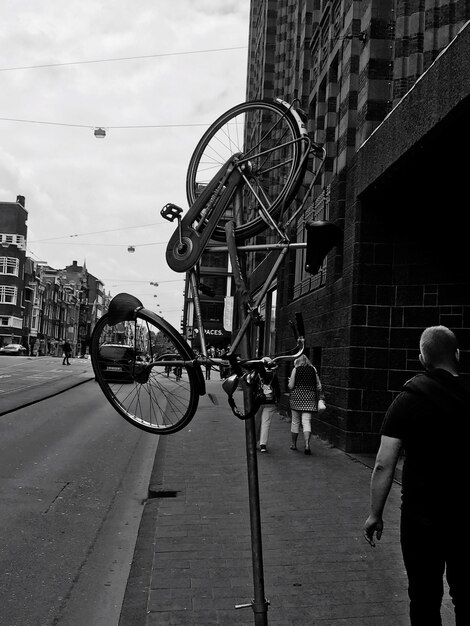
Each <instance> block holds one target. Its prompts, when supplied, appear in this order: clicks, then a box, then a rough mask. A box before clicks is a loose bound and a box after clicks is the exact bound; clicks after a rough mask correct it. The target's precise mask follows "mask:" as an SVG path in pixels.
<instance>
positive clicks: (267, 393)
mask: <svg viewBox="0 0 470 626" xmlns="http://www.w3.org/2000/svg"><path fill="white" fill-rule="evenodd" d="M261 381H262V385H261V389H262V392H263V396H264V400H263V401H262V404H261V406H260V409H259V412H258V414H260V418H259V420H260V435H259V449H260V452H267V451H268V439H269V428H270V426H271V420H272V418H273V415H274V413H276V410H277V403H278V402H279V399H280V397H281V388H280V386H279V379H278V377H277V374H276V370H269V371H265V372H264V373H263V374H261Z"/></svg>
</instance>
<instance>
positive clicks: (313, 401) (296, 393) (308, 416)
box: [288, 354, 324, 454]
mask: <svg viewBox="0 0 470 626" xmlns="http://www.w3.org/2000/svg"><path fill="white" fill-rule="evenodd" d="M288 387H289V390H290V392H291V394H290V408H291V413H292V422H291V446H290V449H291V450H297V437H298V436H299V430H300V422H301V421H302V430H303V433H304V440H305V450H304V453H305V454H311V452H310V437H311V434H312V415H313V413H314V412H317V411H318V404H319V401H320V400H321V401H324V397H323V391H322V386H321V382H320V378H319V377H318V374H317V370H316V369H315V367H314V366H313V364H312V363H311V361H310V360H309V359H308V358H307V357H306V356H305V354H302V355H301V356H299V358H297V359H296V360H295V361H294V369H293V370H292V373H291V375H290V378H289V383H288Z"/></svg>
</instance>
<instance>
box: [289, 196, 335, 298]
mask: <svg viewBox="0 0 470 626" xmlns="http://www.w3.org/2000/svg"><path fill="white" fill-rule="evenodd" d="M329 202H330V189H329V187H328V188H326V189H324V190H323V192H322V193H321V194H320V196H318V198H317V199H316V201H315V205H314V206H313V207H312V206H311V207H309V208H308V210H307V211H306V212H305V219H304V220H299V222H298V224H297V241H306V240H307V234H306V231H305V222H308V221H311V220H327V219H328V208H329ZM305 253H306V251H305V248H300V249H299V250H297V255H296V259H295V283H294V298H299V297H300V296H303V295H305V294H306V293H309V292H311V291H315V290H316V289H319V288H320V287H323V285H324V284H325V280H326V258H325V260H324V261H323V265H322V266H321V268H320V270H319V271H318V272H317V273H316V274H315V275H313V274H309V273H308V272H306V271H305Z"/></svg>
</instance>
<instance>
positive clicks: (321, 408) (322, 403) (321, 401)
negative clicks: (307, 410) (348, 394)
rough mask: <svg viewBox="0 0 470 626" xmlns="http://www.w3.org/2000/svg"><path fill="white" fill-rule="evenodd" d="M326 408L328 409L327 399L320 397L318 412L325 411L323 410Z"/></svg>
mask: <svg viewBox="0 0 470 626" xmlns="http://www.w3.org/2000/svg"><path fill="white" fill-rule="evenodd" d="M325 410H326V404H325V401H324V400H322V399H321V398H320V400H318V407H317V411H318V413H323V411H325Z"/></svg>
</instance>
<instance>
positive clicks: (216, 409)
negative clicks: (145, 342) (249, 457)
mask: <svg viewBox="0 0 470 626" xmlns="http://www.w3.org/2000/svg"><path fill="white" fill-rule="evenodd" d="M208 391H209V392H210V393H212V394H213V395H214V396H216V399H217V400H218V404H215V405H214V404H212V403H211V402H210V399H209V397H208V396H205V397H203V398H202V399H201V403H200V408H199V409H198V412H197V414H196V416H195V417H194V419H193V421H192V422H191V423H190V424H189V425H188V427H187V428H185V429H184V430H183V431H181V432H179V433H176V434H174V435H169V436H165V437H160V441H159V445H158V450H157V456H156V463H155V467H154V472H153V476H152V480H151V484H150V492H151V493H152V494H153V495H154V496H158V497H153V498H151V499H149V501H148V502H147V504H146V506H145V510H144V515H143V518H142V523H141V527H140V531H139V537H138V540H137V546H136V552H135V555H134V560H133V564H132V568H131V573H130V577H129V581H128V587H127V591H126V597H125V599H124V605H123V609H122V613H121V620H120V622H119V624H120V626H131V625H132V626H157V625H158V626H163V625H167V624H172V625H178V626H185V625H187V624H191V625H194V626H196V625H197V626H210V625H212V624H222V625H224V626H230V625H231V624H237V625H240V626H243V625H245V624H246V625H252V624H254V614H253V611H252V609H251V607H250V608H246V609H237V610H235V608H234V606H235V605H236V604H244V603H250V602H251V599H252V597H253V585H252V561H251V542H250V522H249V502H248V484H247V469H246V454H245V427H244V423H243V422H242V421H240V420H238V419H237V418H236V417H234V416H233V415H232V413H231V412H230V410H229V409H228V406H227V404H226V399H225V396H224V394H223V391H222V389H221V386H220V381H208ZM299 439H300V437H299ZM289 443H290V425H289V423H288V422H287V421H284V420H282V419H281V418H280V417H279V418H275V419H273V422H272V425H271V431H270V439H269V445H268V453H267V454H260V453H258V455H257V458H258V471H259V484H260V500H261V522H262V537H263V556H264V581H265V592H266V597H267V599H268V600H269V602H270V607H269V610H268V624H269V626H291V625H292V626H293V625H296V626H310V625H318V626H405V625H408V624H409V620H408V616H407V613H408V600H407V593H406V584H407V583H406V575H405V571H404V568H403V564H402V559H401V553H400V547H399V537H398V518H399V501H400V488H399V485H398V484H394V486H393V487H392V491H391V494H390V497H389V501H388V503H387V508H386V511H385V523H386V528H385V532H384V536H383V538H382V541H381V542H380V544H379V545H378V547H377V548H375V549H373V548H371V547H370V546H369V545H368V544H367V543H366V542H365V540H364V539H363V538H362V533H361V528H362V524H363V522H364V520H365V517H366V515H367V510H368V489H369V480H370V471H371V470H370V467H368V465H370V462H369V463H368V461H367V459H364V458H360V457H355V456H352V455H348V454H345V453H344V452H342V451H340V450H338V449H335V448H332V447H330V446H329V445H328V444H326V443H324V442H322V441H320V440H318V439H315V438H312V456H305V455H304V454H303V451H302V450H299V451H298V452H292V451H291V450H290V449H289ZM453 623H454V622H453V618H452V617H451V612H450V601H449V598H448V596H446V598H445V606H444V608H443V626H451V625H452V624H453Z"/></svg>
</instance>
